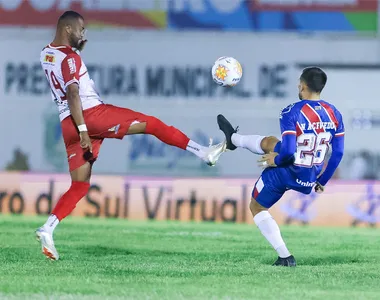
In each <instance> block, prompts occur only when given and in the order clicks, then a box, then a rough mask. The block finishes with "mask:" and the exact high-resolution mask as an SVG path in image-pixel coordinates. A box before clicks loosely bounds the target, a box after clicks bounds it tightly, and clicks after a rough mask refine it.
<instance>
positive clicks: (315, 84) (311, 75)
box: [300, 67, 327, 93]
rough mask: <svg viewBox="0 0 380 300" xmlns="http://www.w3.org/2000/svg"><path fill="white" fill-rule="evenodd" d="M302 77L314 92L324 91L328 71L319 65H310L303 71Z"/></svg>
mask: <svg viewBox="0 0 380 300" xmlns="http://www.w3.org/2000/svg"><path fill="white" fill-rule="evenodd" d="M300 79H301V80H302V81H303V82H304V83H305V84H306V85H307V87H308V88H309V90H310V91H311V92H314V93H320V92H322V90H323V88H324V87H325V85H326V82H327V75H326V73H325V72H324V71H323V70H322V69H321V68H318V67H308V68H306V69H304V70H303V71H302V74H301V77H300Z"/></svg>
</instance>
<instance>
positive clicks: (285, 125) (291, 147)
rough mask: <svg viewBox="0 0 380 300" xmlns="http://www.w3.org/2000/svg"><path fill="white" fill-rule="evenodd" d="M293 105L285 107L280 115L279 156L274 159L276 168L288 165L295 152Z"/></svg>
mask: <svg viewBox="0 0 380 300" xmlns="http://www.w3.org/2000/svg"><path fill="white" fill-rule="evenodd" d="M293 107H294V104H291V105H289V106H287V107H285V108H284V109H283V110H282V111H281V114H280V129H281V136H282V143H281V149H280V153H279V155H277V156H276V157H275V159H274V162H275V164H276V165H277V166H281V165H283V164H287V163H289V160H290V159H291V158H292V157H293V155H294V153H295V152H296V134H297V133H296V123H297V122H296V120H295V110H294V108H293Z"/></svg>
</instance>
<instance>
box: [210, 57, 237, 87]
mask: <svg viewBox="0 0 380 300" xmlns="http://www.w3.org/2000/svg"><path fill="white" fill-rule="evenodd" d="M211 74H212V79H214V81H215V82H216V83H217V84H218V85H220V86H235V85H237V84H238V83H239V81H240V79H241V76H242V75H243V69H242V68H241V65H240V63H239V62H238V61H237V60H236V59H235V58H233V57H227V56H223V57H220V58H218V59H217V60H216V62H215V63H214V66H213V67H212V70H211Z"/></svg>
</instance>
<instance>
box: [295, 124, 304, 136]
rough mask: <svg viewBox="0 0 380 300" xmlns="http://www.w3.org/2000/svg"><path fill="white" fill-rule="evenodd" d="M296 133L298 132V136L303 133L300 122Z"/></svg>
mask: <svg viewBox="0 0 380 300" xmlns="http://www.w3.org/2000/svg"><path fill="white" fill-rule="evenodd" d="M296 134H297V136H300V135H301V134H303V130H302V127H301V125H300V124H299V123H298V122H297V124H296Z"/></svg>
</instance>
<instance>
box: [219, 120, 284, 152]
mask: <svg viewBox="0 0 380 300" xmlns="http://www.w3.org/2000/svg"><path fill="white" fill-rule="evenodd" d="M217 121H218V125H219V128H220V130H222V131H223V132H224V134H225V136H226V141H227V149H229V150H235V149H236V148H238V147H240V148H245V149H248V150H249V151H251V152H253V153H255V154H265V153H269V152H273V151H274V148H275V147H276V145H277V143H278V142H279V139H278V138H276V137H274V136H261V135H241V134H238V133H237V129H234V128H233V127H232V125H231V123H230V122H229V121H228V120H227V119H226V118H225V117H224V116H223V115H218V117H217Z"/></svg>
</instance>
